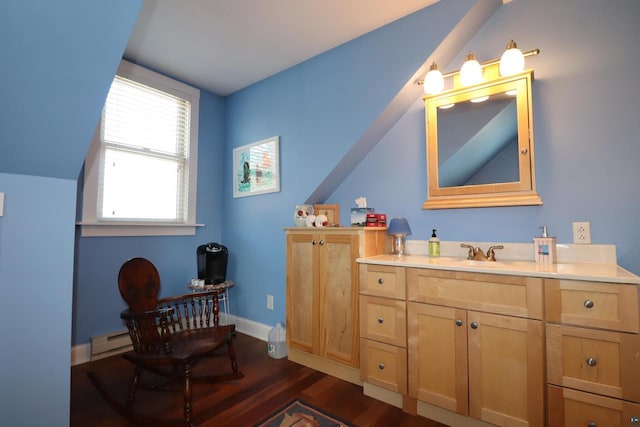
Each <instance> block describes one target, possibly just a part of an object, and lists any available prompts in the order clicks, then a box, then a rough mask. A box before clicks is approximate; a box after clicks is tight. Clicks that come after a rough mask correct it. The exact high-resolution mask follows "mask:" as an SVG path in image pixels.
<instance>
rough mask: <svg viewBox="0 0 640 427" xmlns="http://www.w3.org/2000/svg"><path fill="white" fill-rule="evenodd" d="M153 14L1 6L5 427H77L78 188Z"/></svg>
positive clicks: (129, 5) (122, 2)
mask: <svg viewBox="0 0 640 427" xmlns="http://www.w3.org/2000/svg"><path fill="white" fill-rule="evenodd" d="M141 4H142V0H135V1H131V0H109V1H106V0H104V1H99V2H86V1H84V0H65V1H58V2H51V1H48V0H39V1H36V0H3V1H2V2H1V3H0V45H1V46H2V49H1V51H2V55H3V66H2V67H0V81H2V82H3V83H2V102H0V117H1V119H0V120H2V122H1V125H0V192H4V193H5V209H4V216H2V217H0V292H1V294H2V302H3V308H2V310H0V324H1V325H2V326H1V330H2V334H1V336H0V342H2V356H0V384H1V386H0V420H2V421H1V422H0V423H1V424H2V425H7V426H9V425H10V426H34V427H37V426H47V427H48V426H56V427H57V426H68V425H69V395H70V370H69V364H70V351H69V350H70V344H71V318H72V293H73V279H74V270H73V268H74V234H75V219H76V218H75V213H76V185H77V184H76V179H77V177H78V173H79V171H80V169H81V167H82V162H83V160H84V156H85V153H86V151H87V149H88V147H89V142H90V140H91V136H92V134H93V131H94V129H95V126H96V121H97V119H98V117H99V114H100V110H101V108H102V104H103V103H104V98H105V97H106V94H107V91H108V89H109V86H110V84H111V80H112V78H113V74H114V72H115V70H116V68H117V66H118V62H119V59H120V57H121V56H122V52H123V51H124V47H125V45H126V42H127V40H128V38H129V34H130V33H131V29H132V28H133V25H134V22H135V19H136V16H137V14H138V11H139V10H140V6H141Z"/></svg>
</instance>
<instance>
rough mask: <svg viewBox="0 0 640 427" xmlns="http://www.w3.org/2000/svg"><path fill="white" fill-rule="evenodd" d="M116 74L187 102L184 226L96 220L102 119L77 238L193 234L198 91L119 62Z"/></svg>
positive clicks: (90, 159) (91, 155) (87, 167)
mask: <svg viewBox="0 0 640 427" xmlns="http://www.w3.org/2000/svg"><path fill="white" fill-rule="evenodd" d="M117 75H119V76H121V77H124V78H127V79H129V80H133V81H135V82H138V83H140V84H143V85H146V86H149V87H152V88H154V89H157V90H160V91H163V92H166V93H169V94H171V95H174V96H177V97H180V98H183V99H187V100H189V101H190V102H191V121H190V130H189V132H190V138H189V194H188V207H187V221H186V222H185V223H162V222H157V221H149V222H147V221H117V220H104V219H99V216H98V185H99V179H100V168H101V166H102V161H103V160H102V158H101V152H102V150H101V149H100V130H101V127H102V118H101V119H100V121H99V122H98V126H97V128H96V132H95V133H94V135H93V139H92V141H91V146H90V147H89V152H88V153H87V158H86V160H85V166H84V168H85V169H84V189H83V204H82V221H80V222H78V224H79V225H80V226H81V236H83V237H96V236H186V235H194V234H195V230H196V227H197V226H202V225H203V224H196V203H197V198H196V195H197V184H198V179H197V176H198V117H199V105H200V91H199V90H198V89H196V88H194V87H191V86H189V85H186V84H184V83H181V82H178V81H176V80H173V79H171V78H169V77H166V76H163V75H162V74H158V73H156V72H153V71H151V70H148V69H146V68H143V67H141V66H139V65H136V64H133V63H131V62H128V61H125V60H122V61H121V62H120V66H119V67H118V71H117Z"/></svg>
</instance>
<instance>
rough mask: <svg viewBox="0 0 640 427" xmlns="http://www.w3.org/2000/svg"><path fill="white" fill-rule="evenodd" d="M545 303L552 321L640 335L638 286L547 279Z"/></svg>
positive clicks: (548, 316) (547, 316)
mask: <svg viewBox="0 0 640 427" xmlns="http://www.w3.org/2000/svg"><path fill="white" fill-rule="evenodd" d="M545 302H546V313H545V318H546V320H547V321H550V322H559V323H568V324H572V325H579V326H590V327H594V328H602V329H612V330H616V331H625V332H636V333H637V332H639V322H638V285H625V284H618V283H599V282H583V281H577V280H557V279H546V280H545Z"/></svg>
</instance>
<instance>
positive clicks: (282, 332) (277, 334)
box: [267, 323, 287, 359]
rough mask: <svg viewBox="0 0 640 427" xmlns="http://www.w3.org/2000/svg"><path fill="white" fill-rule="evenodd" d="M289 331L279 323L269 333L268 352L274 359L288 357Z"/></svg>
mask: <svg viewBox="0 0 640 427" xmlns="http://www.w3.org/2000/svg"><path fill="white" fill-rule="evenodd" d="M286 340H287V331H286V329H285V328H284V327H283V326H282V324H280V323H278V324H277V325H276V326H275V327H274V328H273V329H271V330H270V331H269V342H268V343H267V352H268V353H269V356H271V357H273V358H274V359H282V358H283V357H286V356H287V345H286Z"/></svg>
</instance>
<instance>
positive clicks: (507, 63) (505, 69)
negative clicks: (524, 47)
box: [500, 40, 524, 76]
mask: <svg viewBox="0 0 640 427" xmlns="http://www.w3.org/2000/svg"><path fill="white" fill-rule="evenodd" d="M522 70H524V55H523V54H522V52H521V51H520V49H518V46H517V45H516V42H514V41H513V40H510V41H509V43H507V48H506V50H505V51H504V53H503V54H502V57H501V58H500V75H501V76H510V75H513V74H517V73H519V72H521V71H522Z"/></svg>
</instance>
